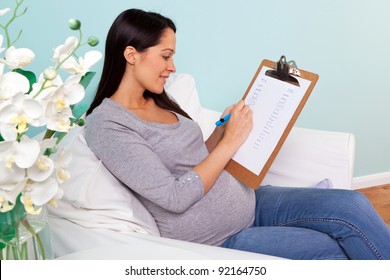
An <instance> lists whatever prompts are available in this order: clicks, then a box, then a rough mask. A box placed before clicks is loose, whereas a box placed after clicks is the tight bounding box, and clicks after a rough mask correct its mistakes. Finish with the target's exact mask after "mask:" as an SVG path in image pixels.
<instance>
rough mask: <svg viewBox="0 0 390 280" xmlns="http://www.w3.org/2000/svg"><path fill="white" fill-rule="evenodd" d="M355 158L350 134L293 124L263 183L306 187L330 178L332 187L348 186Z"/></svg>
mask: <svg viewBox="0 0 390 280" xmlns="http://www.w3.org/2000/svg"><path fill="white" fill-rule="evenodd" d="M354 160H355V138H354V136H353V134H351V133H347V132H333V131H324V130H314V129H307V128H298V127H294V128H293V129H292V130H291V132H290V134H289V136H288V137H287V139H286V141H285V142H284V145H283V146H282V148H281V150H280V151H279V153H278V155H277V157H276V158H275V160H274V162H273V164H272V165H271V167H270V169H269V171H268V173H267V175H266V177H265V178H264V180H263V182H262V185H267V184H271V185H278V186H295V187H305V186H312V185H315V184H317V183H318V182H319V181H321V180H323V179H330V180H331V182H332V183H333V186H334V187H335V188H341V189H351V187H352V178H353V170H354Z"/></svg>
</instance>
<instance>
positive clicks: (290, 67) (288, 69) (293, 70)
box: [265, 55, 300, 87]
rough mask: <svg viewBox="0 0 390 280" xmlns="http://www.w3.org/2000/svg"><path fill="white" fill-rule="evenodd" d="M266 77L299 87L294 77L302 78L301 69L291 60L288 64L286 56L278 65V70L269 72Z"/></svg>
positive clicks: (281, 58) (282, 57)
mask: <svg viewBox="0 0 390 280" xmlns="http://www.w3.org/2000/svg"><path fill="white" fill-rule="evenodd" d="M265 75H267V76H269V77H272V78H275V79H278V80H281V81H283V82H287V83H290V84H293V85H295V86H298V87H299V82H298V80H297V79H296V78H295V77H293V76H292V75H295V76H300V72H299V69H298V67H297V65H296V63H295V61H293V60H291V61H289V62H287V61H286V57H285V56H284V55H282V56H281V57H280V59H279V61H278V62H277V63H276V69H273V70H267V71H266V72H265Z"/></svg>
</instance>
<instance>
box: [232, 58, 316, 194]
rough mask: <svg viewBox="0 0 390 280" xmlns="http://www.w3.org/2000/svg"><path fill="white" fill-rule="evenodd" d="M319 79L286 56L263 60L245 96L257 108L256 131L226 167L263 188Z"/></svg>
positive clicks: (253, 107)
mask: <svg viewBox="0 0 390 280" xmlns="http://www.w3.org/2000/svg"><path fill="white" fill-rule="evenodd" d="M318 78H319V76H318V74H315V73H312V72H308V71H305V70H301V69H298V67H297V66H296V64H295V62H294V61H290V62H287V61H286V57H285V56H281V57H280V59H279V61H278V62H273V61H270V60H267V59H265V60H263V61H262V62H261V64H260V66H259V67H258V69H257V71H256V73H255V75H254V77H253V79H252V81H251V83H250V84H249V86H248V88H247V90H246V92H245V94H244V96H243V97H242V99H243V100H245V102H246V104H248V105H249V106H250V107H251V109H252V111H253V118H254V119H253V122H254V126H253V130H252V131H251V133H250V135H249V136H248V139H247V140H246V142H245V143H244V144H243V145H242V146H241V147H240V149H239V150H238V151H237V153H236V154H235V155H234V156H233V158H232V159H231V160H230V161H229V162H228V164H227V165H226V167H225V170H226V171H228V172H229V173H230V174H231V175H233V176H234V177H235V178H236V179H238V180H239V181H241V182H243V183H244V184H246V185H247V186H249V187H251V188H253V189H257V188H259V186H260V184H261V182H262V180H263V179H264V177H265V175H266V174H267V172H268V170H269V168H270V167H271V165H272V163H273V161H274V160H275V158H276V156H277V154H278V152H279V151H280V149H281V147H282V145H283V143H284V141H285V140H286V138H287V136H288V134H289V133H290V131H291V129H292V127H293V126H294V124H295V122H296V120H297V118H298V116H299V114H300V113H301V111H302V109H303V107H304V105H305V104H306V101H307V100H308V98H309V96H310V94H311V92H312V90H313V88H314V86H315V85H316V83H317V81H318ZM256 94H257V95H256ZM267 103H270V104H267ZM263 111H267V112H263ZM256 116H257V118H256ZM259 116H260V117H259ZM260 119H261V120H260Z"/></svg>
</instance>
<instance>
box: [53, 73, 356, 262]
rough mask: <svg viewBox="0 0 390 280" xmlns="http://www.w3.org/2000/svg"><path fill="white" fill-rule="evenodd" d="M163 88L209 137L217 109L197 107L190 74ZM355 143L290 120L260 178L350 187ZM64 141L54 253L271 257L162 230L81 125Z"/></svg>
mask: <svg viewBox="0 0 390 280" xmlns="http://www.w3.org/2000/svg"><path fill="white" fill-rule="evenodd" d="M166 90H167V92H168V93H169V94H171V95H172V96H173V97H174V98H175V99H176V101H177V102H178V103H179V104H180V105H181V106H182V107H183V108H184V110H186V111H187V112H188V113H189V115H190V116H191V117H192V118H193V119H194V120H195V121H197V122H198V123H199V125H200V126H201V128H202V131H203V134H204V138H207V137H208V135H209V134H210V133H211V132H212V130H213V128H214V125H215V124H214V123H215V121H216V120H217V119H218V118H219V117H220V113H219V112H216V111H213V110H210V109H207V108H204V107H202V106H201V104H200V102H199V96H198V93H197V90H196V86H195V82H194V80H193V78H192V77H191V76H190V75H186V74H175V75H174V76H172V77H171V78H170V80H169V81H168V82H167V84H166ZM354 145H355V144H354V137H353V135H352V134H350V133H340V132H329V131H320V130H312V129H303V128H296V127H294V128H293V130H292V132H291V133H290V135H289V137H288V138H287V140H286V142H285V144H284V146H283V147H282V149H281V151H280V153H279V154H278V156H277V158H276V159H275V161H274V163H273V165H272V166H271V168H270V170H269V172H268V174H267V176H266V178H265V179H264V181H263V183H262V184H271V185H282V186H300V187H307V186H315V185H317V184H318V183H319V182H321V181H322V182H326V184H325V187H335V188H346V189H348V188H351V182H352V177H353V162H354V148H355V147H354ZM62 146H64V147H65V148H68V149H70V150H71V151H72V155H73V161H72V163H71V166H70V172H71V174H72V178H71V179H70V180H69V181H67V182H66V183H65V185H64V187H63V188H64V197H63V199H61V200H60V201H59V205H58V207H57V208H53V207H50V208H49V213H50V214H49V218H50V228H51V238H52V244H53V249H54V254H55V256H56V257H57V258H59V259H274V258H276V257H273V256H267V255H261V254H253V253H247V252H241V251H237V250H231V249H224V248H219V247H214V246H207V245H201V244H195V243H190V242H184V241H179V240H172V239H167V238H162V237H160V236H159V232H158V229H157V227H156V224H155V222H154V220H153V218H152V217H151V215H150V214H149V213H148V212H147V210H146V209H145V208H144V207H143V206H142V204H141V203H140V202H139V201H138V200H137V199H136V198H135V196H134V195H133V194H132V193H131V192H130V191H129V190H128V188H127V187H125V186H123V185H122V184H121V183H120V182H119V181H118V180H117V179H116V178H115V177H113V176H112V175H111V174H110V173H109V172H108V171H107V169H105V167H104V166H103V165H102V164H101V162H100V161H99V160H98V159H97V158H96V157H95V156H94V154H93V153H92V152H91V150H89V148H88V146H87V144H86V141H85V139H84V136H83V130H82V128H80V129H74V130H73V131H72V132H71V133H69V134H68V135H67V136H66V138H65V139H64V141H63V142H62ZM324 179H327V180H324ZM330 182H331V183H332V184H333V186H332V185H331V184H329V183H330ZM317 186H318V185H317ZM322 187H323V186H322ZM99 188H104V189H105V190H107V188H110V189H112V191H111V192H109V193H111V195H110V196H109V197H107V196H105V197H101V196H100V193H101V192H99ZM104 193H107V191H105V192H104Z"/></svg>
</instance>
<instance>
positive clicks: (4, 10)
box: [0, 8, 11, 17]
mask: <svg viewBox="0 0 390 280" xmlns="http://www.w3.org/2000/svg"><path fill="white" fill-rule="evenodd" d="M10 10H11V9H10V8H5V9H1V10H0V17H1V16H4V15H5V14H6V13H8V12H9V11H10Z"/></svg>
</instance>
